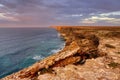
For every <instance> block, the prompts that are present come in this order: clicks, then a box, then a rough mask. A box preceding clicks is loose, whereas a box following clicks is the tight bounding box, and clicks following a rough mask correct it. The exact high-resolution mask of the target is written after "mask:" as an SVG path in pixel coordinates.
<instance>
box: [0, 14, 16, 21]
mask: <svg viewBox="0 0 120 80" xmlns="http://www.w3.org/2000/svg"><path fill="white" fill-rule="evenodd" d="M0 20H4V21H5V20H6V21H18V19H16V18H15V17H10V16H7V14H5V13H0Z"/></svg>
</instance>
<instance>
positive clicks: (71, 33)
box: [1, 26, 120, 80]
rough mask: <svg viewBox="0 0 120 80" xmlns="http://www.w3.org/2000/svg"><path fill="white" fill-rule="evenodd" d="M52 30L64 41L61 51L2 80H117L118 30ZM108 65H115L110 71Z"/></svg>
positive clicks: (119, 29)
mask: <svg viewBox="0 0 120 80" xmlns="http://www.w3.org/2000/svg"><path fill="white" fill-rule="evenodd" d="M54 28H55V29H56V30H57V31H58V32H59V33H60V34H61V36H62V37H63V38H64V40H65V41H66V44H65V47H64V48H63V49H62V50H61V51H59V52H57V53H56V54H53V55H51V56H49V57H47V58H45V59H43V60H41V61H39V62H36V63H35V64H33V65H32V66H30V67H28V68H25V69H23V70H20V71H19V72H17V73H13V74H11V75H9V76H7V77H5V78H3V79H1V80H10V79H12V80H49V79H50V78H51V80H55V79H57V78H58V76H60V77H59V78H58V80H61V79H68V80H70V78H71V79H72V78H74V80H86V78H87V79H88V80H90V79H91V80H93V79H94V80H98V78H101V79H102V78H103V79H112V80H117V79H120V74H119V72H120V60H119V59H120V54H119V49H120V46H119V44H120V35H119V33H120V27H117V28H114V29H113V27H112V28H109V29H108V27H107V28H104V27H103V28H101V29H100V28H96V27H93V28H92V27H89V28H84V27H79V28H78V27H61V26H59V27H54ZM106 42H107V43H106ZM111 43H112V45H114V46H112V45H111ZM116 52H118V54H116ZM108 53H109V54H108ZM112 58H113V59H112ZM92 63H94V64H92ZM111 63H113V64H114V65H115V66H114V67H113V66H112V67H113V68H112V67H111V66H109V65H111ZM108 64H109V65H108ZM75 68H76V69H77V70H76V69H75ZM89 69H91V70H89ZM99 70H102V72H100V71H99ZM62 71H63V72H64V73H63V72H62ZM81 71H82V72H84V74H83V73H82V72H81ZM87 71H88V72H87ZM93 72H94V73H93ZM107 72H108V73H107ZM62 74H64V76H62ZM99 74H101V75H99ZM102 74H106V75H109V76H106V75H102ZM85 75H87V76H88V77H85ZM95 75H97V76H96V77H95ZM115 75H116V76H115ZM68 76H69V77H68ZM93 76H94V77H93Z"/></svg>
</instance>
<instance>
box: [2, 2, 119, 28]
mask: <svg viewBox="0 0 120 80" xmlns="http://www.w3.org/2000/svg"><path fill="white" fill-rule="evenodd" d="M119 3H120V0H0V25H1V24H2V25H4V24H6V25H12V24H13V25H15V26H16V25H17V26H40V25H41V26H50V25H59V24H62V25H64V24H69V25H71V24H73V25H75V24H76V25H81V24H82V22H86V23H87V22H88V21H89V20H93V19H95V20H98V21H95V20H93V22H94V21H95V22H96V23H97V22H99V24H102V21H105V19H106V20H109V21H110V20H111V19H112V20H114V21H116V20H115V19H117V21H119V17H120V15H116V14H114V15H106V16H100V15H101V14H102V13H103V14H109V13H112V12H114V13H118V14H119V13H120V12H119V11H120V5H119ZM91 14H92V15H91ZM116 16H117V17H116ZM99 17H102V18H100V19H97V18H99ZM113 18H114V19H113ZM71 22H72V23H71ZM88 23H89V22H88ZM96 23H95V24H96ZM106 24H108V23H106ZM113 24H114V23H113ZM115 24H116V23H115ZM117 25H119V24H117Z"/></svg>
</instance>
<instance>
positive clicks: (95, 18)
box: [80, 11, 120, 24]
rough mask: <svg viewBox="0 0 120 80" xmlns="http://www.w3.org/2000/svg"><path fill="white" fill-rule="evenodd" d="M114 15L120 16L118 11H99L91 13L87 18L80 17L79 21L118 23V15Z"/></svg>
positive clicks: (119, 20) (119, 19)
mask: <svg viewBox="0 0 120 80" xmlns="http://www.w3.org/2000/svg"><path fill="white" fill-rule="evenodd" d="M113 16H114V17H113ZM115 16H120V11H116V12H109V13H100V14H94V13H91V14H90V15H89V17H88V18H84V19H82V20H81V21H80V23H87V24H94V23H99V22H104V23H113V24H119V23H120V18H119V17H118V18H116V17H115Z"/></svg>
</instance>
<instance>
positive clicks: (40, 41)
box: [0, 28, 64, 78]
mask: <svg viewBox="0 0 120 80" xmlns="http://www.w3.org/2000/svg"><path fill="white" fill-rule="evenodd" d="M63 46H64V41H63V40H61V39H60V37H59V36H58V32H57V31H56V30H55V29H52V28H0V78H2V77H4V76H7V75H9V74H11V73H13V72H17V71H19V70H21V69H23V68H25V67H28V66H30V65H32V64H33V63H35V62H36V61H39V60H41V59H43V58H45V57H47V56H49V55H51V54H53V53H56V52H57V51H59V50H60V49H61V48H62V47H63Z"/></svg>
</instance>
